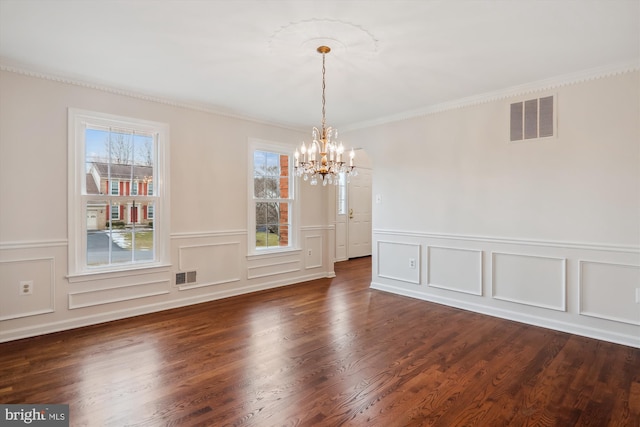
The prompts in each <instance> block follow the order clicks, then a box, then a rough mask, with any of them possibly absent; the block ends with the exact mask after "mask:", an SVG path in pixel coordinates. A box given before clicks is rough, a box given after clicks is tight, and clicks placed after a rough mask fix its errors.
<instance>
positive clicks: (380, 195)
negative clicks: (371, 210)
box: [376, 194, 382, 204]
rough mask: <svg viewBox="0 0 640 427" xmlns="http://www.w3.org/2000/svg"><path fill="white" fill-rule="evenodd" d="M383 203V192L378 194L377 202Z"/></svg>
mask: <svg viewBox="0 0 640 427" xmlns="http://www.w3.org/2000/svg"><path fill="white" fill-rule="evenodd" d="M380 203H382V194H376V204H380Z"/></svg>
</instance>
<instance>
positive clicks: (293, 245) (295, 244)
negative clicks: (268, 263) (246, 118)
mask: <svg viewBox="0 0 640 427" xmlns="http://www.w3.org/2000/svg"><path fill="white" fill-rule="evenodd" d="M255 151H269V152H272V153H279V154H284V155H286V156H288V157H289V200H290V203H291V210H293V213H291V212H289V223H290V227H289V246H285V247H268V248H264V249H262V248H261V249H258V248H256V207H255V206H256V205H255V199H254V194H255V191H254V187H253V183H254V180H253V176H254V166H253V157H254V152H255ZM293 151H294V147H292V146H291V145H288V144H283V143H279V142H273V141H267V140H262V139H257V138H249V142H248V150H247V251H248V256H255V255H267V254H274V253H275V254H277V253H284V252H294V251H300V202H299V199H300V198H299V197H298V189H297V183H296V181H297V180H296V179H295V176H294V174H293V172H294V170H293Z"/></svg>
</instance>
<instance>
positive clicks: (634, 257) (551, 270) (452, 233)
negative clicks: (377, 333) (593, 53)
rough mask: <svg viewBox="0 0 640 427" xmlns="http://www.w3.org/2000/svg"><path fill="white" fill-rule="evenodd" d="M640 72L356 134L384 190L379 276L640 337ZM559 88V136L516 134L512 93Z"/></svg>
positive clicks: (378, 189) (352, 136)
mask: <svg viewBox="0 0 640 427" xmlns="http://www.w3.org/2000/svg"><path fill="white" fill-rule="evenodd" d="M639 81H640V74H639V73H638V72H637V70H636V71H632V72H625V73H622V74H619V75H612V76H601V78H597V79H592V80H588V81H582V82H575V83H572V84H564V85H561V86H559V87H555V88H554V89H546V88H544V87H541V88H540V90H539V91H534V92H531V93H527V94H522V95H513V96H509V97H507V98H504V99H500V98H496V99H497V100H493V101H488V102H484V103H477V104H475V105H468V106H462V107H460V108H453V109H450V110H446V111H442V112H438V113H433V114H428V115H424V116H422V117H418V118H412V119H407V120H403V121H398V122H395V123H389V124H383V125H379V126H376V127H370V128H365V129H359V130H353V131H351V132H348V133H347V134H346V138H348V139H349V140H350V141H351V142H352V143H354V144H355V145H359V146H362V147H363V148H365V149H366V151H367V153H369V155H370V156H371V157H372V160H373V164H374V168H373V171H374V177H373V181H374V182H373V193H374V200H375V196H376V195H380V196H381V199H380V200H381V203H380V204H376V203H374V205H373V208H374V210H373V228H374V232H373V234H374V236H373V241H374V256H373V263H374V267H373V270H374V271H373V282H372V286H373V287H374V288H378V289H383V290H387V291H391V292H396V293H399V294H404V295H409V296H414V297H416V298H422V299H425V300H429V301H435V302H439V303H444V304H447V305H451V306H456V307H461V308H465V309H469V310H473V311H477V312H482V313H487V314H491V315H495V316H500V317H505V318H510V319H514V320H518V321H523V322H527V323H531V324H537V325H541V326H546V327H550V328H554V329H559V330H565V331H570V332H574V333H577V334H583V335H587V336H592V337H596V338H601V339H606V340H610V341H614V342H619V343H624V344H628V345H632V346H637V347H640V304H638V303H636V298H640V296H638V297H636V294H637V292H640V291H639V290H637V289H638V288H640V255H639V253H640V106H639V104H640V96H639V94H640V84H639ZM549 94H552V95H555V96H556V100H557V117H558V129H557V135H556V137H554V138H550V139H543V140H532V141H525V142H517V143H510V142H509V133H508V128H509V104H510V103H512V102H516V101H519V100H526V99H533V98H537V97H541V96H545V95H549ZM411 258H413V259H416V260H417V264H416V268H411V267H410V259H411Z"/></svg>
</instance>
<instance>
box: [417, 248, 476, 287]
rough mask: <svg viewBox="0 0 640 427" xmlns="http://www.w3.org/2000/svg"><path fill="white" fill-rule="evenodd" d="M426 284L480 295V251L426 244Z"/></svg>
mask: <svg viewBox="0 0 640 427" xmlns="http://www.w3.org/2000/svg"><path fill="white" fill-rule="evenodd" d="M427 285H428V286H431V287H434V288H441V289H447V290H450V291H457V292H464V293H467V294H472V295H482V251H479V250H473V249H458V248H448V247H438V246H428V247H427Z"/></svg>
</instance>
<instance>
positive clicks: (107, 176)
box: [86, 162, 153, 230]
mask: <svg viewBox="0 0 640 427" xmlns="http://www.w3.org/2000/svg"><path fill="white" fill-rule="evenodd" d="M86 191H87V194H89V195H90V194H102V195H104V194H109V195H112V196H148V195H152V194H153V167H151V166H142V165H121V164H108V163H101V162H92V163H91V167H90V169H89V171H88V172H87V177H86ZM109 221H113V222H114V223H116V222H121V223H124V225H125V226H128V225H133V224H136V225H149V224H150V223H151V221H153V203H151V202H136V201H135V198H134V197H131V199H128V200H127V201H126V203H114V204H112V205H111V206H108V205H106V204H105V203H103V202H99V203H91V202H89V203H88V205H87V229H89V230H104V229H106V228H107V226H108V224H109Z"/></svg>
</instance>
